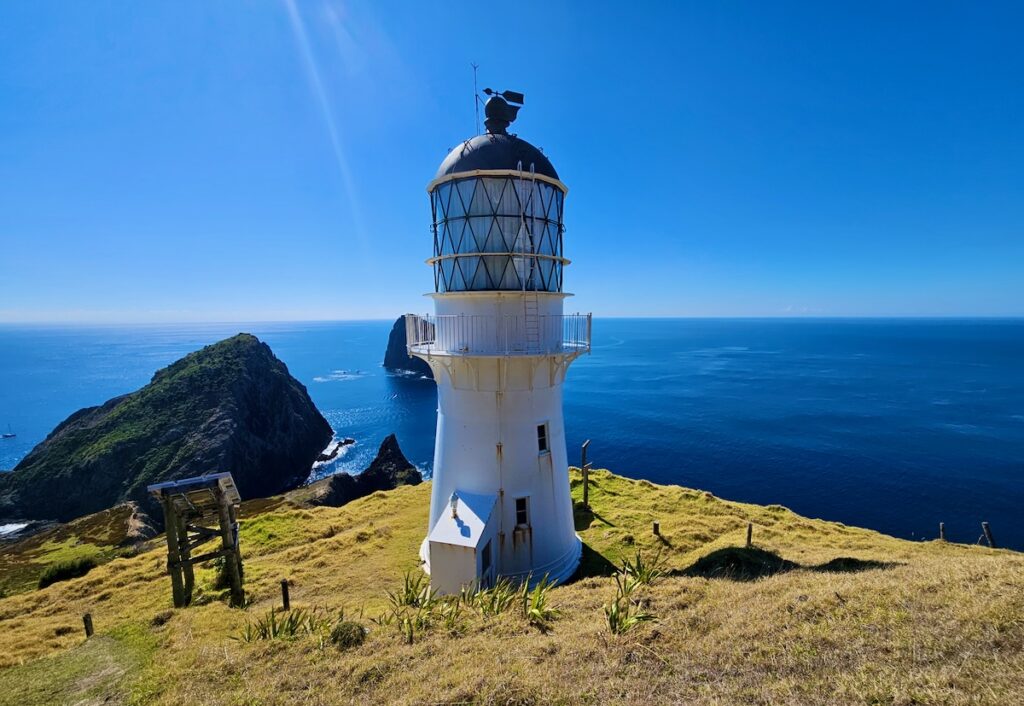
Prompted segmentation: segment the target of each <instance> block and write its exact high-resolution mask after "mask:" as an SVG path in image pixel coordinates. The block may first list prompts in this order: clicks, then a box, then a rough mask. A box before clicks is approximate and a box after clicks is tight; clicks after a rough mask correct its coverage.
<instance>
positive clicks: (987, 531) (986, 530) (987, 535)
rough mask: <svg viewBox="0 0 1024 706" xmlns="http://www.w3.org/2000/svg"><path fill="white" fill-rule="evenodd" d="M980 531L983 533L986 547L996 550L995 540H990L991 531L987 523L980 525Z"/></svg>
mask: <svg viewBox="0 0 1024 706" xmlns="http://www.w3.org/2000/svg"><path fill="white" fill-rule="evenodd" d="M981 529H982V531H983V532H984V533H985V541H986V542H988V546H990V547H992V548H993V549H995V548H996V540H994V539H992V529H991V528H990V527H989V526H988V523H987V522H982V523H981Z"/></svg>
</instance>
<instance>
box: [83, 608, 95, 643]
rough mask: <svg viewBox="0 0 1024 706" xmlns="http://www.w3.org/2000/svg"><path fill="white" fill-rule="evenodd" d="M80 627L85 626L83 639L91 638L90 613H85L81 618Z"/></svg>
mask: <svg viewBox="0 0 1024 706" xmlns="http://www.w3.org/2000/svg"><path fill="white" fill-rule="evenodd" d="M82 625H84V626H85V638H86V639H87V640H88V639H89V638H90V637H92V633H93V629H92V613H86V614H85V615H83V616H82Z"/></svg>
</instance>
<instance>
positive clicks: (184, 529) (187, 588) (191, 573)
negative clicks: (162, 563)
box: [178, 515, 196, 605]
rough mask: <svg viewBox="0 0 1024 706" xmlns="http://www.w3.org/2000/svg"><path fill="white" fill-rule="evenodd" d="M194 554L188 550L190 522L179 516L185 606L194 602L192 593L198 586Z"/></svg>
mask: <svg viewBox="0 0 1024 706" xmlns="http://www.w3.org/2000/svg"><path fill="white" fill-rule="evenodd" d="M191 555H192V552H191V550H190V549H189V548H188V522H187V521H186V520H185V518H184V517H182V516H180V515H179V516H178V561H180V562H181V575H182V578H183V579H184V587H183V590H184V605H189V604H190V603H191V602H192V591H193V589H194V588H195V585H196V572H195V569H194V568H193V567H192V561H191V559H192V556H191Z"/></svg>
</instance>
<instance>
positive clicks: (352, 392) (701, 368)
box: [0, 316, 1024, 548]
mask: <svg viewBox="0 0 1024 706" xmlns="http://www.w3.org/2000/svg"><path fill="white" fill-rule="evenodd" d="M393 321H394V319H369V320H337V321H304V322H300V321H279V322H254V321H248V322H246V321H234V322H195V323H185V322H176V323H159V322H154V323H150V324H131V323H128V324H113V323H110V324H100V325H96V324H77V325H70V326H69V325H62V324H53V323H40V324H10V323H5V324H0V382H2V383H3V385H2V387H3V389H4V391H5V394H4V395H3V399H2V400H0V428H3V429H5V430H6V428H7V425H8V424H11V425H12V428H13V429H14V431H15V432H17V434H18V437H17V439H15V440H7V441H6V442H4V443H3V444H0V470H5V471H6V470H11V469H12V468H13V467H14V465H16V463H17V461H18V460H19V459H20V458H22V457H23V456H24V454H25V453H27V452H28V451H29V450H31V448H32V447H33V446H35V444H36V443H38V442H39V441H41V440H42V439H43V438H45V436H46V434H48V433H49V432H50V431H51V430H52V429H53V427H54V426H56V424H58V423H59V422H60V421H62V420H63V419H65V418H66V417H67V416H68V415H69V414H71V413H72V412H74V411H76V410H77V409H80V408H82V407H87V406H93V405H98V404H102V403H103V402H105V401H106V400H107V399H109V398H111V397H113V396H116V395H117V394H124V393H127V392H131V391H133V390H135V389H138V388H140V387H142V386H143V385H144V384H146V383H147V382H148V381H149V379H150V378H151V377H152V375H153V373H155V372H156V370H158V369H159V368H162V367H164V366H165V365H167V364H169V363H171V362H173V361H174V360H176V359H178V358H180V357H181V356H182V355H184V354H186V353H188V352H190V351H192V350H196V349H198V348H201V347H202V346H203V345H207V344H209V343H213V342H214V341H216V340H219V339H221V338H224V337H226V336H229V335H233V334H234V333H238V332H239V331H241V330H248V331H249V332H251V333H253V334H255V335H257V336H258V337H259V338H260V339H261V340H264V341H265V342H267V343H268V344H269V345H270V346H271V348H272V349H273V350H274V352H275V354H277V355H278V357H280V358H281V359H282V360H283V361H284V362H285V363H286V364H287V365H288V367H289V370H290V371H291V372H292V374H293V375H295V376H296V377H297V378H298V379H299V380H300V381H301V382H302V383H303V384H305V385H306V387H307V388H308V389H309V391H310V394H311V396H312V397H313V400H314V402H316V404H317V406H318V407H319V408H320V409H321V411H322V412H323V413H324V415H325V416H326V417H327V419H328V421H329V422H330V423H331V425H332V427H333V428H334V430H335V433H336V434H337V435H338V436H349V437H352V438H355V439H356V440H357V443H356V444H355V445H354V446H353V447H351V448H350V449H347V450H346V451H345V452H344V454H343V455H342V456H341V457H340V458H339V459H338V460H337V461H335V462H334V463H332V464H328V465H327V466H325V467H321V468H318V469H315V470H314V472H313V474H312V475H311V479H313V478H317V477H322V476H324V475H328V474H330V473H333V472H359V471H361V470H362V469H363V468H365V467H366V465H367V464H368V462H369V460H370V459H371V458H372V456H373V454H374V453H375V451H376V446H377V445H378V444H379V443H380V441H381V440H382V439H383V437H384V436H386V435H387V434H388V433H392V432H394V433H397V435H398V439H399V443H400V444H401V446H402V448H403V450H404V451H405V452H406V455H407V456H408V457H409V459H410V460H411V461H412V462H413V463H414V464H416V466H417V467H418V468H420V469H421V470H422V471H424V473H426V474H427V475H429V474H430V471H431V465H432V461H433V458H432V454H433V435H434V425H435V420H436V416H435V414H436V391H435V388H434V384H433V382H432V381H428V380H418V379H410V378H408V377H404V376H398V375H391V374H388V373H387V372H386V371H384V370H383V368H382V367H381V364H382V360H383V356H384V349H385V346H386V342H387V334H388V332H389V330H390V327H391V325H392V324H393ZM900 323H903V324H906V325H905V326H899V325H897V324H900ZM1022 324H1024V320H1022V319H1021V318H1018V317H806V316H800V317H599V318H596V319H595V320H594V349H593V351H592V353H591V354H590V355H589V356H584V357H583V358H581V359H580V360H579V361H577V362H576V363H575V364H574V365H573V366H572V368H571V369H570V371H569V376H568V378H567V382H566V386H565V390H566V391H565V417H566V426H567V441H568V452H569V459H570V463H577V458H578V454H579V444H580V443H582V441H583V440H585V439H587V438H590V439H591V440H592V444H591V449H590V457H591V460H592V461H594V464H595V466H597V467H607V468H609V469H610V470H612V471H614V472H616V473H620V474H622V475H627V476H630V477H634V478H644V479H647V480H651V481H653V482H658V483H673V484H678V485H683V486H687V487H692V488H698V489H701V490H707V491H710V492H713V493H715V494H716V495H719V496H721V497H724V498H727V499H730V500H740V501H746V502H756V503H760V504H772V503H777V504H782V505H786V506H787V507H790V508H791V509H793V510H794V511H796V512H799V513H800V514H804V515H808V516H812V517H820V518H823V519H828V520H835V521H839V522H844V523H846V524H854V525H860V526H866V527H869V528H872V529H878V530H880V531H883V532H886V533H888V534H893V535H895V536H900V537H905V538H915V539H930V538H933V537H934V536H935V535H937V528H938V523H939V522H945V523H946V527H947V533H948V535H949V536H950V538H951V539H955V540H958V541H970V542H974V541H976V539H977V536H978V535H979V534H980V522H981V521H989V522H991V523H992V527H993V530H994V532H995V533H996V535H997V537H999V538H1000V541H1001V544H1002V545H1003V546H1009V547H1016V548H1024V531H1021V530H1019V529H1018V528H1017V527H1016V523H1015V522H1014V520H1013V517H1014V516H1015V514H1016V512H1017V510H1016V509H1015V503H1014V502H1013V498H1019V497H1021V494H1022V490H1024V488H1022V484H1024V473H1021V472H1020V463H1021V461H1020V459H1022V458H1024V413H1022V412H1021V411H1020V410H1019V409H1017V407H1016V406H1015V405H1016V402H1017V401H1019V400H1020V399H1024V376H1022V374H1021V373H1020V372H1019V370H1017V367H1016V366H1015V365H1014V361H1016V360H1019V359H1020V358H1019V356H1020V355H1022V354H1024V326H1022ZM11 442H15V443H11ZM880 498H883V499H886V500H887V501H885V502H880V501H879V499H880Z"/></svg>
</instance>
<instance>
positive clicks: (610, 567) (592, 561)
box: [572, 543, 615, 581]
mask: <svg viewBox="0 0 1024 706" xmlns="http://www.w3.org/2000/svg"><path fill="white" fill-rule="evenodd" d="M614 573H615V564H613V563H612V562H610V561H608V558H607V557H605V556H604V555H603V554H600V553H598V552H596V551H594V550H593V549H591V548H590V545H588V544H586V543H584V544H583V555H582V556H581V557H580V568H579V569H577V570H576V573H575V574H574V575H573V577H572V580H573V581H578V580H579V579H584V578H588V577H590V576H611V575H612V574H614Z"/></svg>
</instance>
